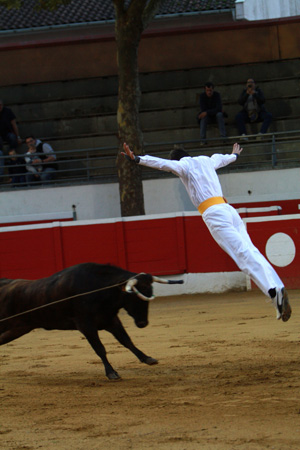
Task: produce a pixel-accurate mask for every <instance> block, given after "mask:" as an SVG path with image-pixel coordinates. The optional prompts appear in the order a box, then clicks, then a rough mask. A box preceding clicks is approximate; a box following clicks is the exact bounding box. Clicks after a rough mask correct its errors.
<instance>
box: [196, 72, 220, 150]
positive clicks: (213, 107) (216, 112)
mask: <svg viewBox="0 0 300 450" xmlns="http://www.w3.org/2000/svg"><path fill="white" fill-rule="evenodd" d="M200 110H201V111H200V113H199V114H198V122H199V123H200V139H201V144H202V145H204V144H206V143H207V142H206V126H207V124H208V123H216V122H217V123H218V126H219V130H220V135H221V136H222V137H223V138H224V139H225V138H226V130H225V123H224V114H223V109H222V100H221V95H220V94H219V92H217V91H215V90H214V85H213V83H211V82H210V81H208V82H207V83H205V86H204V92H203V93H202V94H201V95H200Z"/></svg>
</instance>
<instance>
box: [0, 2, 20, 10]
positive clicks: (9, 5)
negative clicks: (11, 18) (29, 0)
mask: <svg viewBox="0 0 300 450" xmlns="http://www.w3.org/2000/svg"><path fill="white" fill-rule="evenodd" d="M21 3H22V0H0V6H4V7H5V8H7V9H12V8H16V9H18V8H20V6H21Z"/></svg>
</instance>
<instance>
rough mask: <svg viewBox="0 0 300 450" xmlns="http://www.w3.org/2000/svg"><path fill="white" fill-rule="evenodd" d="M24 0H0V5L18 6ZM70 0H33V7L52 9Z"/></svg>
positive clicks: (10, 7)
mask: <svg viewBox="0 0 300 450" xmlns="http://www.w3.org/2000/svg"><path fill="white" fill-rule="evenodd" d="M24 1H25V0H0V6H4V7H5V8H7V9H12V8H16V9H18V8H20V7H21V5H22V3H24ZM70 2H71V0H35V3H36V4H35V9H37V10H39V9H47V10H49V11H54V10H55V9H57V8H58V7H59V6H61V5H67V4H68V3H70Z"/></svg>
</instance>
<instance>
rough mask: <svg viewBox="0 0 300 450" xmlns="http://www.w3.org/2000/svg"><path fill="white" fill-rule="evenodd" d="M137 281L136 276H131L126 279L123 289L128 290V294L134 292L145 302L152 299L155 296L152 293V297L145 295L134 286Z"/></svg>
mask: <svg viewBox="0 0 300 450" xmlns="http://www.w3.org/2000/svg"><path fill="white" fill-rule="evenodd" d="M137 282H138V280H137V279H136V278H131V280H128V281H127V283H126V286H125V291H126V292H128V293H129V294H132V292H134V293H135V294H136V295H137V296H138V297H139V298H140V299H141V300H145V301H146V302H149V301H150V300H153V299H154V298H155V297H154V295H152V297H146V296H145V295H143V294H142V293H141V292H140V291H138V290H137V288H136V287H135V285H136V284H137Z"/></svg>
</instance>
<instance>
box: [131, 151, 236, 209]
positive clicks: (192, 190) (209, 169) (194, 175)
mask: <svg viewBox="0 0 300 450" xmlns="http://www.w3.org/2000/svg"><path fill="white" fill-rule="evenodd" d="M236 159H237V155H236V154H231V155H221V154H219V153H216V154H214V155H212V156H211V157H208V156H196V157H193V158H192V157H191V156H189V157H184V158H181V160H180V161H176V160H169V159H162V158H156V157H155V156H149V155H145V156H140V162H139V164H141V165H142V166H147V167H152V168H153V169H159V170H164V171H166V172H172V173H174V174H175V175H177V176H178V177H179V178H180V180H181V181H182V183H183V184H184V186H185V188H186V190H187V192H188V194H189V197H190V199H191V201H192V203H193V205H194V206H195V207H196V208H198V206H199V205H200V203H202V202H204V200H207V199H208V198H210V197H223V192H222V188H221V184H220V181H219V178H218V175H217V174H216V170H217V169H220V168H221V167H224V166H227V165H228V164H230V163H232V162H234V161H236Z"/></svg>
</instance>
